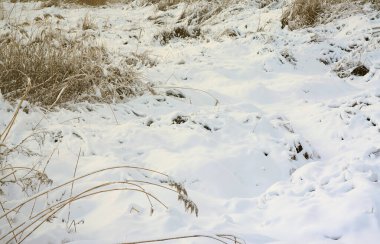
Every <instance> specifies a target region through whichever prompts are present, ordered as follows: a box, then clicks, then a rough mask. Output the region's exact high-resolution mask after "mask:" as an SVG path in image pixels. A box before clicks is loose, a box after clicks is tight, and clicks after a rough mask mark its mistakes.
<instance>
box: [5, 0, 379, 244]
mask: <svg viewBox="0 0 380 244" xmlns="http://www.w3.org/2000/svg"><path fill="white" fill-rule="evenodd" d="M4 4H5V8H6V9H7V10H8V11H12V12H13V15H12V16H14V17H13V18H15V19H17V21H19V22H20V23H22V22H24V21H29V22H33V21H35V20H34V19H35V18H36V17H41V19H42V21H53V22H54V24H56V25H57V26H60V28H64V29H67V30H77V31H78V32H81V31H82V30H78V29H80V28H78V26H80V23H81V22H82V21H83V19H84V17H85V15H86V14H87V15H88V16H90V17H91V19H92V21H93V22H94V23H96V26H97V28H95V30H91V29H90V30H86V32H89V33H92V34H94V36H96V37H97V39H98V40H99V41H101V42H102V43H104V45H105V46H106V47H107V48H108V49H109V50H111V51H112V52H113V54H114V56H115V58H116V59H117V58H118V57H120V56H130V55H131V53H133V52H134V53H138V54H144V55H145V56H146V57H148V58H149V59H150V61H152V62H153V63H155V65H153V66H150V65H147V66H146V65H143V64H142V63H141V62H140V63H139V62H137V64H136V65H137V67H138V68H139V71H140V73H141V75H142V77H143V80H144V82H149V83H151V84H153V85H154V86H155V87H156V88H155V90H156V93H157V94H155V95H152V94H149V93H146V94H145V95H143V96H141V97H137V98H133V99H130V100H128V101H126V102H125V103H121V104H112V105H103V104H86V103H82V104H78V105H70V106H66V107H65V108H62V109H59V110H54V111H51V112H49V113H43V112H42V110H40V109H38V108H35V107H31V108H29V110H30V111H29V112H28V113H26V112H25V110H24V111H23V112H21V113H20V114H19V116H18V117H17V120H16V123H15V125H14V127H13V128H12V133H10V135H9V137H8V139H7V143H8V144H9V145H17V144H18V143H19V142H20V141H22V140H23V139H24V138H25V137H27V136H29V135H30V134H31V133H34V140H30V141H27V142H26V143H25V144H24V146H25V147H27V148H28V149H29V150H32V152H38V155H37V154H36V155H35V154H32V153H29V154H25V153H24V154H23V153H13V154H11V155H10V156H9V158H7V162H8V163H11V164H13V165H15V166H16V165H18V166H25V165H29V166H31V165H40V166H39V167H40V168H43V167H44V166H45V164H46V162H47V161H48V162H49V163H48V164H47V167H46V172H47V174H48V176H49V177H50V178H51V179H53V180H54V182H53V186H54V185H59V184H60V183H62V182H65V181H67V180H69V179H70V178H72V177H73V173H74V169H75V168H76V164H77V163H78V166H77V172H76V175H83V174H86V173H88V172H91V171H94V170H96V169H101V168H104V167H111V166H119V165H133V166H138V167H145V168H150V169H154V170H158V171H161V172H164V173H166V174H168V175H170V176H172V177H173V178H174V179H175V180H177V181H179V182H182V183H183V184H184V186H185V187H186V189H187V190H188V192H189V196H190V198H191V199H192V200H193V201H194V202H195V203H196V204H197V205H198V208H199V216H198V217H195V216H194V215H191V214H188V213H186V212H185V211H184V210H183V206H182V205H180V204H179V203H177V199H176V196H175V194H174V195H173V194H172V193H168V192H162V193H160V199H163V200H164V202H166V203H167V205H168V206H169V209H168V210H166V209H165V208H162V207H159V206H157V208H155V212H154V214H153V215H150V214H149V204H148V203H146V201H145V199H144V198H142V197H141V196H139V195H136V194H127V193H125V192H121V191H114V192H110V193H105V194H103V195H98V196H94V197H91V198H86V199H83V200H81V201H78V202H75V203H73V204H72V205H71V206H70V218H71V219H72V220H74V221H75V222H76V223H78V224H76V231H69V232H70V233H68V232H67V231H66V224H65V223H62V221H61V220H62V219H66V217H67V215H68V209H64V210H63V211H62V212H59V213H58V214H57V215H56V217H57V218H56V219H54V220H52V221H51V223H45V224H43V225H42V226H41V227H40V228H39V229H37V230H36V231H35V232H34V234H33V235H32V236H30V237H29V238H28V239H27V240H26V242H27V243H63V242H64V243H66V242H72V243H120V242H127V241H136V240H148V239H155V238H164V237H172V236H173V237H174V236H183V235H193V234H205V235H214V234H233V235H236V236H238V237H240V238H242V239H244V240H245V242H246V243H252V244H256V243H374V244H375V243H379V242H380V183H379V176H380V70H379V69H380V37H379V35H377V33H376V31H374V30H376V27H380V13H379V11H375V10H373V9H371V8H370V7H369V5H368V6H364V8H360V9H359V7H357V6H356V5H354V4H352V8H351V10H352V11H351V12H350V11H348V12H339V13H340V14H341V16H338V18H337V19H335V20H332V21H331V22H330V23H327V24H321V25H318V26H316V27H313V28H305V29H300V30H295V31H289V30H288V29H287V28H285V29H281V22H280V21H279V19H280V16H281V14H282V11H283V8H282V5H281V4H277V5H276V4H273V5H272V6H269V7H267V8H263V9H259V8H258V6H257V4H256V3H254V2H253V1H248V2H244V3H241V4H236V5H233V6H229V7H227V8H225V9H223V10H222V12H221V13H220V14H218V15H216V16H214V17H212V18H211V19H209V20H207V21H206V22H204V23H203V24H202V25H201V31H202V37H201V38H198V39H179V38H175V39H173V40H171V41H170V42H169V43H168V44H166V45H161V44H160V41H159V40H156V39H155V35H157V34H158V33H160V32H162V31H163V30H170V29H171V28H173V26H178V25H182V23H179V24H178V23H177V21H178V16H179V15H180V14H181V12H182V10H183V8H184V7H185V5H183V4H179V5H178V7H177V8H173V9H170V10H168V11H166V12H162V11H158V10H156V9H155V8H154V7H153V6H145V7H144V6H140V5H139V4H136V3H132V4H129V5H121V4H116V5H110V6H106V7H100V8H83V7H74V8H72V7H70V8H57V7H49V8H42V9H40V8H38V7H37V6H38V4H39V3H22V4H21V3H19V4H16V5H14V4H11V3H4ZM356 8H358V9H356ZM11 9H12V10H11ZM349 10H350V9H349ZM44 14H45V17H46V16H47V15H46V14H50V15H51V17H49V20H43V19H44ZM58 14H59V15H58ZM12 16H11V17H12ZM56 16H59V17H60V18H58V17H56ZM61 16H62V17H63V18H61ZM57 20H59V23H56V21H57ZM6 21H9V20H7V19H5V20H3V21H2V22H1V26H2V28H3V29H4V28H6ZM359 63H362V64H364V65H365V66H366V67H368V68H369V73H368V74H367V75H365V76H362V77H361V76H354V75H350V72H351V71H352V70H353V69H354V68H355V67H356V66H357V65H358V64H359ZM338 74H340V75H338ZM339 76H340V77H339ZM25 106H27V105H25ZM14 108H15V106H14V105H11V104H9V103H8V102H6V101H4V100H3V99H2V100H1V102H0V115H1V116H0V131H2V130H3V129H4V128H5V126H6V124H7V123H8V122H9V121H10V119H11V117H12V115H13V112H14ZM79 153H80V157H79V161H77V158H78V154H79ZM49 157H51V158H50V159H49ZM48 159H49V160H48ZM133 177H134V174H129V172H128V171H123V170H116V171H112V172H104V173H101V174H98V175H97V176H96V177H95V176H94V177H90V178H87V179H86V181H82V182H78V183H76V185H75V187H74V191H79V190H80V189H81V187H85V186H88V185H91V184H92V183H99V182H105V181H109V180H123V179H126V178H128V179H129V178H133ZM136 177H137V176H136ZM66 190H68V191H70V187H68V189H66ZM6 194H7V195H6V196H1V197H2V198H3V199H4V198H6V199H8V200H9V199H11V200H10V201H8V202H6V203H5V205H6V206H5V207H6V208H8V209H9V208H10V207H12V206H13V205H14V204H16V203H17V201H18V200H19V199H20V198H21V197H22V196H20V195H18V194H15V193H14V192H12V189H8V192H6ZM66 196H67V194H66V195H62V197H66ZM24 197H25V196H24ZM55 197H57V196H54V195H53V196H50V198H49V199H48V202H53V201H54V198H55ZM2 221H3V222H1V226H0V227H1V228H0V235H3V234H5V233H6V231H7V230H9V226H8V223H7V222H6V221H5V220H4V219H3V220H2ZM14 221H15V225H16V224H17V223H19V222H20V221H23V220H22V218H21V217H20V220H18V219H16V220H14ZM18 221H19V222H18ZM3 230H4V231H3ZM167 243H217V241H215V240H211V239H206V238H200V239H186V240H182V242H181V241H180V240H175V241H172V242H167Z"/></svg>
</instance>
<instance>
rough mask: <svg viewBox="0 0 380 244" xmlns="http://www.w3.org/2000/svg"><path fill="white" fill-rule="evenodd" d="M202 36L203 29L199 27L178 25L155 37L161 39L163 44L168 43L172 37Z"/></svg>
mask: <svg viewBox="0 0 380 244" xmlns="http://www.w3.org/2000/svg"><path fill="white" fill-rule="evenodd" d="M200 36H201V30H200V29H199V28H194V29H192V30H191V29H189V28H188V27H185V26H177V27H174V28H173V29H171V30H164V31H162V32H160V33H159V34H157V35H155V36H154V39H156V40H159V41H160V43H161V45H166V44H168V43H169V42H170V41H171V40H172V39H175V38H179V39H189V38H199V37H200Z"/></svg>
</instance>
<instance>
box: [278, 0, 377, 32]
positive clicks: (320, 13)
mask: <svg viewBox="0 0 380 244" xmlns="http://www.w3.org/2000/svg"><path fill="white" fill-rule="evenodd" d="M364 4H371V5H372V6H373V7H374V8H379V7H380V2H379V1H377V0H355V1H347V0H306V1H305V0H293V1H292V2H291V3H290V4H289V5H288V6H287V7H286V8H285V10H284V12H283V14H282V16H281V24H282V28H285V26H288V27H289V29H290V30H295V29H300V28H303V27H308V26H313V25H315V24H318V23H325V22H326V21H325V19H328V18H329V16H331V15H339V13H340V12H341V9H340V8H342V7H343V8H344V7H345V6H347V7H349V8H352V7H353V6H355V5H359V6H363V5H364ZM330 19H331V18H330Z"/></svg>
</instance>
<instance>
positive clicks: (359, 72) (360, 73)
mask: <svg viewBox="0 0 380 244" xmlns="http://www.w3.org/2000/svg"><path fill="white" fill-rule="evenodd" d="M368 72H369V69H368V68H367V67H365V66H364V65H360V66H358V67H356V68H355V69H354V70H353V71H352V72H351V75H355V76H365V75H366V74H368Z"/></svg>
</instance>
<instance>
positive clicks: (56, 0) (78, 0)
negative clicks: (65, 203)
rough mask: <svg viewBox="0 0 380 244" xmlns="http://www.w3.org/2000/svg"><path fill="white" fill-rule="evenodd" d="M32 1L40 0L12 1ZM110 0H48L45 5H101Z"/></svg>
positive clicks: (23, 0) (24, 0)
mask: <svg viewBox="0 0 380 244" xmlns="http://www.w3.org/2000/svg"><path fill="white" fill-rule="evenodd" d="M32 1H38V0H11V2H12V3H15V2H32ZM108 2H110V1H109V0H47V1H45V3H43V4H44V6H45V7H48V6H59V5H61V4H64V3H75V4H82V5H91V6H99V5H105V4H107V3H108Z"/></svg>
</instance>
